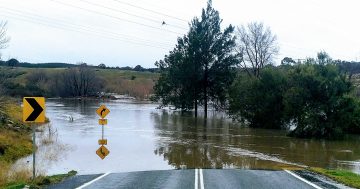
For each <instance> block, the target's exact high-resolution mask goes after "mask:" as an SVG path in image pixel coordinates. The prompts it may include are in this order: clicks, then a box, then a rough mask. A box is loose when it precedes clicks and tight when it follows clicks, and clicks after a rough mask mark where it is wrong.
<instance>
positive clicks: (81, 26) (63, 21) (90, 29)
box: [0, 6, 173, 46]
mask: <svg viewBox="0 0 360 189" xmlns="http://www.w3.org/2000/svg"><path fill="white" fill-rule="evenodd" d="M0 9H5V11H11V13H17V14H18V15H20V16H25V17H26V16H31V17H35V18H37V19H42V20H45V22H48V21H50V23H51V24H53V23H54V21H55V22H56V23H58V24H61V25H65V26H66V27H67V26H68V25H70V26H71V27H73V28H74V27H75V28H77V29H81V30H86V31H95V32H97V33H101V32H99V31H98V30H100V31H102V32H105V33H106V34H107V35H109V34H110V35H113V36H116V37H120V38H124V39H127V40H134V39H135V40H138V41H141V42H149V43H156V44H159V45H165V46H172V45H173V44H170V43H165V42H155V41H151V40H147V39H142V38H138V37H134V36H130V35H125V34H120V33H117V32H112V31H109V30H106V29H103V28H94V27H88V26H84V25H80V24H74V23H69V22H67V20H66V21H65V20H61V19H55V18H47V17H43V16H40V15H37V14H34V13H31V12H26V11H19V10H16V9H11V8H7V7H1V6H0ZM23 13H26V14H27V15H24V14H23Z"/></svg>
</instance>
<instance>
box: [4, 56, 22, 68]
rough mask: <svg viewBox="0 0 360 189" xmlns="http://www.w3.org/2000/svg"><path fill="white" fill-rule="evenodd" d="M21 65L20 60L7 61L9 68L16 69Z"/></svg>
mask: <svg viewBox="0 0 360 189" xmlns="http://www.w3.org/2000/svg"><path fill="white" fill-rule="evenodd" d="M19 63H20V62H19V61H18V60H16V59H15V58H12V59H10V60H8V61H6V64H7V65H8V66H9V67H16V66H18V65H19Z"/></svg>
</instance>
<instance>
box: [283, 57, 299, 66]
mask: <svg viewBox="0 0 360 189" xmlns="http://www.w3.org/2000/svg"><path fill="white" fill-rule="evenodd" d="M294 64H296V62H295V60H293V59H292V58H290V57H285V58H283V59H282V60H281V65H294Z"/></svg>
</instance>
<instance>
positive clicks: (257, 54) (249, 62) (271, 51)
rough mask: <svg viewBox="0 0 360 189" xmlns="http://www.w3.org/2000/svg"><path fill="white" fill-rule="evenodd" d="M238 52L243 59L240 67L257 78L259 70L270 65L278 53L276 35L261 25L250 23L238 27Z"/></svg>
mask: <svg viewBox="0 0 360 189" xmlns="http://www.w3.org/2000/svg"><path fill="white" fill-rule="evenodd" d="M237 31H238V32H237V37H238V51H239V52H240V53H242V54H243V56H244V58H243V61H242V62H241V64H240V66H241V67H242V68H243V69H244V70H245V71H246V72H247V73H248V74H249V75H250V76H251V75H253V76H255V77H259V76H260V70H261V69H262V68H263V67H264V66H265V65H267V64H271V62H272V60H273V58H274V56H275V55H277V54H278V52H279V47H278V45H277V38H276V35H273V34H272V32H271V30H270V28H265V27H264V25H263V23H257V22H252V23H249V24H248V25H247V27H245V26H241V27H238V30H237Z"/></svg>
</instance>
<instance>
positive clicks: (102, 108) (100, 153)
mask: <svg viewBox="0 0 360 189" xmlns="http://www.w3.org/2000/svg"><path fill="white" fill-rule="evenodd" d="M96 113H97V114H98V115H99V116H100V117H101V119H99V125H101V139H99V141H98V143H99V145H101V146H100V148H99V149H98V150H96V154H97V155H98V156H99V157H100V158H101V159H104V158H105V157H106V156H107V155H109V153H110V151H109V150H108V149H107V148H106V147H105V146H104V145H107V139H104V125H106V124H107V119H104V118H105V117H106V115H107V114H108V113H110V110H109V109H107V108H106V106H104V105H101V106H100V107H99V108H98V109H97V110H96Z"/></svg>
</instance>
